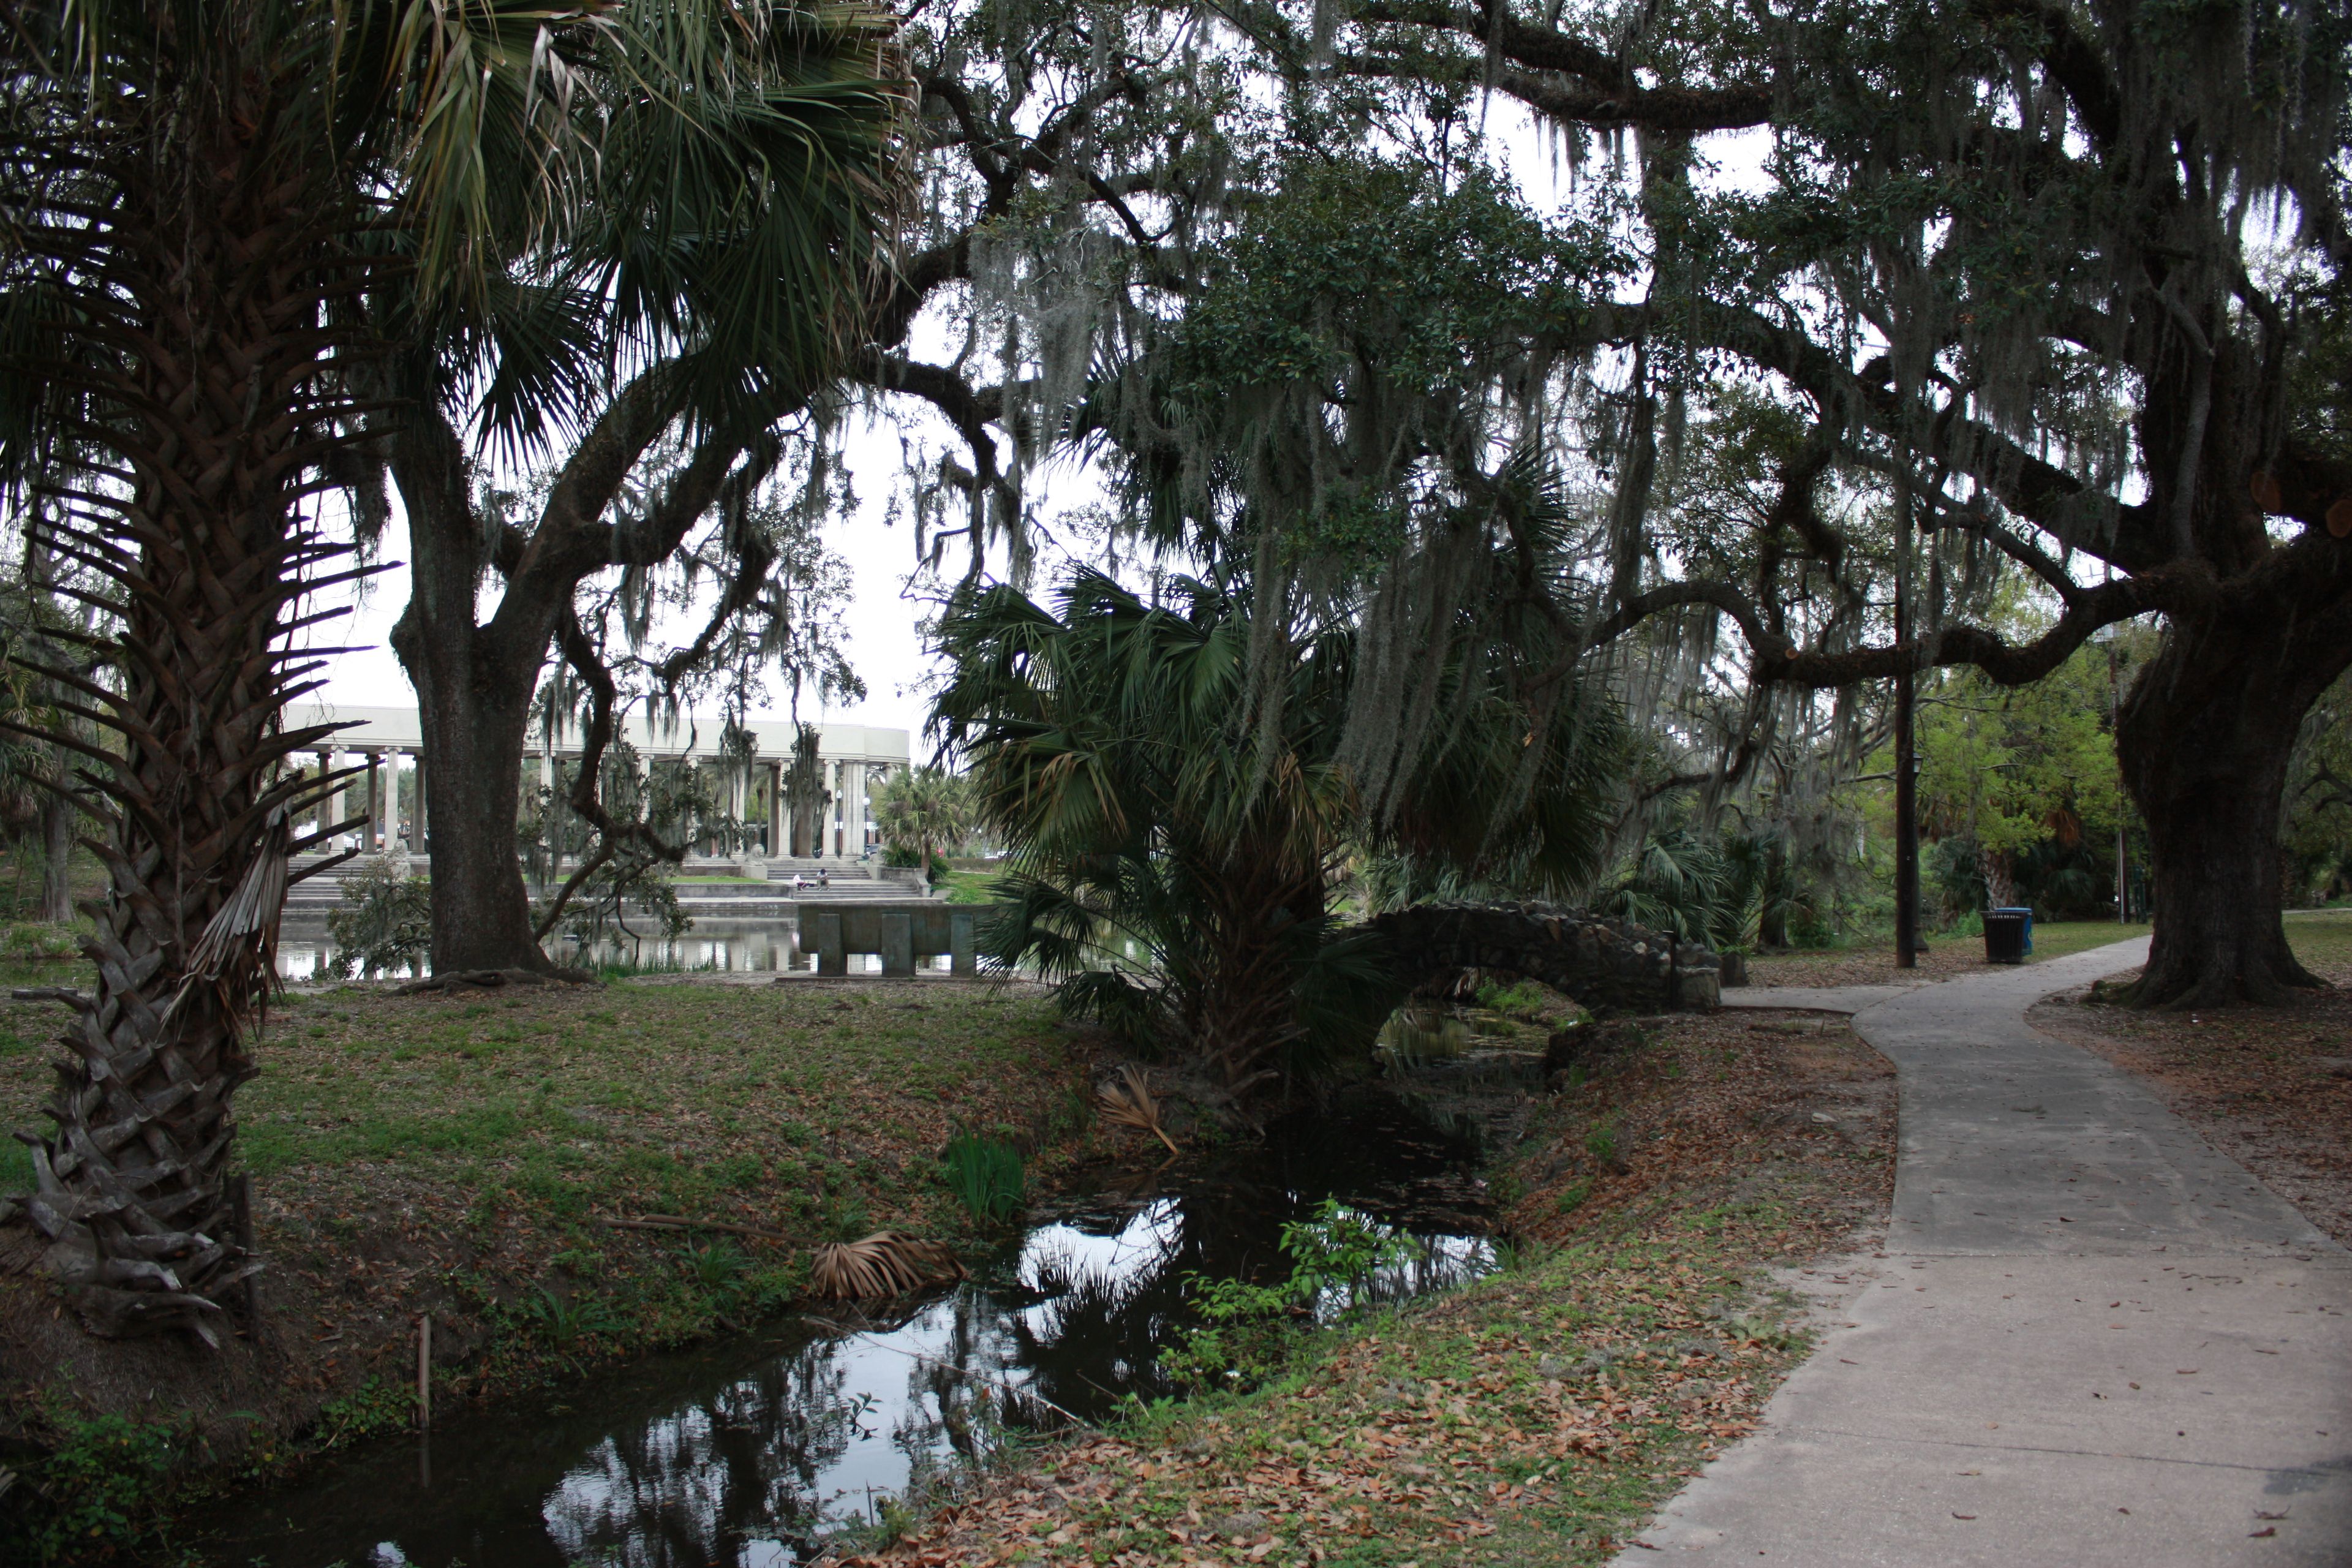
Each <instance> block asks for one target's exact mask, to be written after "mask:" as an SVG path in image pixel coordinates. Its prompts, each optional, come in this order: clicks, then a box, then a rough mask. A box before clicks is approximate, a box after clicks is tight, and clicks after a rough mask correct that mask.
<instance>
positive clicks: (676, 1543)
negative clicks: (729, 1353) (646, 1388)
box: [544, 1340, 859, 1568]
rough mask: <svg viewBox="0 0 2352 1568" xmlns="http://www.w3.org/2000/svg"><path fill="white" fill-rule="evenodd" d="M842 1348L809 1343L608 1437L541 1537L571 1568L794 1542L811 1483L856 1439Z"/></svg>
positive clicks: (581, 1467)
mask: <svg viewBox="0 0 2352 1568" xmlns="http://www.w3.org/2000/svg"><path fill="white" fill-rule="evenodd" d="M840 1349H841V1347H840V1346H839V1345H838V1344H836V1343H835V1342H830V1341H823V1340H820V1341H817V1342H814V1343H812V1344H809V1345H807V1346H805V1347H803V1349H801V1350H800V1351H798V1352H795V1353H793V1354H792V1355H788V1356H782V1357H779V1358H777V1359H776V1360H774V1361H772V1362H770V1363H767V1364H766V1365H764V1366H762V1367H761V1368H760V1369H759V1370H758V1371H757V1372H754V1373H751V1375H749V1376H746V1377H742V1378H740V1379H737V1380H735V1381H734V1382H731V1383H730V1384H727V1385H726V1386H725V1387H723V1388H720V1389H719V1390H718V1391H717V1392H716V1393H714V1394H711V1395H710V1396H709V1397H708V1398H707V1399H704V1400H702V1401H700V1402H698V1403H697V1404H694V1405H688V1406H687V1407H686V1408H684V1409H682V1410H679V1411H677V1412H675V1413H674V1414H672V1415H667V1416H664V1417H662V1418H661V1419H660V1420H657V1421H651V1422H647V1423H646V1424H645V1425H644V1426H639V1427H637V1428H636V1429H635V1431H633V1432H629V1433H625V1434H622V1435H619V1436H613V1437H608V1438H607V1439H605V1441H604V1443H602V1444H600V1445H599V1446H598V1447H596V1448H594V1449H593V1450H592V1451H591V1452H590V1453H588V1454H587V1455H585V1456H584V1457H583V1459H582V1461H581V1463H580V1464H578V1465H576V1466H574V1467H573V1468H572V1470H571V1472H570V1473H569V1474H567V1475H566V1476H565V1477H564V1478H563V1480H562V1484H561V1485H560V1486H558V1487H557V1488H556V1489H555V1491H554V1492H553V1493H552V1494H551V1496H550V1497H549V1498H548V1500H547V1504H546V1508H545V1510H544V1518H545V1520H546V1522H547V1529H548V1533H549V1535H550V1536H551V1537H552V1538H553V1539H554V1541H555V1542H556V1543H557V1544H558V1545H559V1546H560V1547H562V1550H563V1552H564V1554H565V1556H566V1557H568V1558H569V1559H571V1560H572V1561H573V1562H593V1563H611V1564H614V1565H616V1568H687V1565H688V1564H691V1565H692V1568H705V1565H706V1564H715V1563H736V1562H739V1561H740V1554H741V1552H742V1544H743V1542H744V1539H745V1538H746V1537H751V1538H753V1539H758V1538H762V1537H765V1538H771V1539H772V1538H777V1537H784V1538H800V1537H803V1536H805V1535H807V1534H809V1533H811V1532H812V1531H814V1528H815V1524H816V1521H817V1519H818V1516H819V1513H820V1511H821V1507H822V1502H821V1493H820V1491H819V1487H818V1483H819V1481H820V1479H822V1478H823V1476H824V1473H825V1471H827V1470H828V1469H830V1468H832V1467H833V1466H835V1465H836V1464H838V1463H839V1462H840V1460H841V1458H842V1456H843V1455H844V1454H845V1453H847V1452H848V1449H849V1445H850V1443H851V1442H852V1441H853V1440H854V1439H855V1438H856V1436H858V1425H857V1415H858V1414H859V1412H858V1411H857V1409H856V1406H855V1405H852V1404H851V1403H850V1402H849V1401H847V1400H845V1398H844V1397H843V1394H842V1387H843V1372H842V1368H841V1367H840V1366H839V1364H838V1363H837V1356H838V1352H839V1351H840Z"/></svg>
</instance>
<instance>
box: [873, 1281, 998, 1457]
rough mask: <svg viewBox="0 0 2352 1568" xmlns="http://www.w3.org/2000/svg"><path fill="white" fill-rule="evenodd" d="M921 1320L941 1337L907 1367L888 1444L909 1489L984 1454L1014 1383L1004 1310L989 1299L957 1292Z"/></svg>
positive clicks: (970, 1291)
mask: <svg viewBox="0 0 2352 1568" xmlns="http://www.w3.org/2000/svg"><path fill="white" fill-rule="evenodd" d="M924 1321H925V1326H926V1327H928V1328H929V1329H931V1330H933V1331H935V1332H936V1334H937V1336H938V1337H937V1338H936V1339H935V1340H933V1341H932V1342H929V1343H928V1344H926V1345H924V1347H923V1348H922V1350H921V1352H919V1354H917V1355H916V1356H915V1358H914V1359H913V1360H912V1361H911V1362H910V1363H908V1371H907V1402H906V1404H905V1405H903V1406H902V1407H901V1408H900V1410H899V1412H898V1416H897V1417H896V1419H894V1420H893V1421H892V1422H891V1426H890V1441H891V1444H892V1445H893V1446H894V1447H897V1448H898V1450H899V1452H901V1453H902V1454H904V1455H905V1456H906V1458H907V1466H908V1489H909V1490H919V1489H922V1488H923V1487H924V1486H925V1485H927V1484H928V1483H929V1481H930V1480H931V1479H933V1478H934V1477H935V1476H936V1475H937V1474H938V1473H939V1471H940V1469H941V1468H943V1467H944V1466H947V1465H951V1464H953V1463H955V1462H957V1461H962V1462H965V1463H971V1462H975V1461H977V1460H979V1459H981V1458H983V1457H984V1456H985V1455H986V1453H987V1450H988V1447H989V1446H990V1435H991V1434H992V1432H994V1431H995V1430H996V1429H997V1428H998V1427H999V1426H1002V1425H1003V1421H1004V1415H1003V1410H1004V1405H1005V1403H1006V1400H1007V1397H1008V1396H1007V1394H1006V1393H1005V1389H1006V1386H1007V1385H1008V1384H1012V1383H1013V1375H1012V1374H1013V1346H1012V1343H1011V1341H1010V1340H1009V1338H1008V1336H1007V1335H1006V1332H1005V1321H1004V1310H1003V1306H1002V1305H1000V1304H999V1303H998V1302H996V1301H995V1300H992V1298H991V1297H989V1296H988V1295H987V1294H986V1293H984V1292H982V1291H980V1290H975V1289H971V1288H970V1287H966V1288H964V1289H959V1290H958V1291H956V1292H955V1293H954V1294H953V1295H951V1296H950V1297H949V1298H948V1299H947V1300H944V1301H942V1302H940V1304H939V1305H938V1306H937V1307H935V1308H933V1309H932V1310H931V1311H930V1312H929V1314H927V1315H926V1317H925V1320H924Z"/></svg>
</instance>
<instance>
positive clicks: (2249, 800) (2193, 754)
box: [2116, 552, 2352, 1007]
mask: <svg viewBox="0 0 2352 1568" xmlns="http://www.w3.org/2000/svg"><path fill="white" fill-rule="evenodd" d="M2346 553H2352V552H2346ZM2347 664H2352V605H2347V600H2345V599H2344V598H2342V597H2339V598H2338V600H2337V602H2336V604H2335V605H2329V606H2323V607H2321V608H2319V609H2318V611H2317V613H2305V614H2302V615H2295V614H2275V615H2267V616H2254V615H2245V614H2238V615H2227V614H2225V615H2220V616H2212V617H2209V618H2202V619H2199V620H2194V621H2191V620H2186V619H2179V618H2176V619H2175V620H2174V622H2173V623H2172V624H2171V626H2169V627H2168V630H2167V633H2166V636H2165V642H2164V646H2163V648H2162V650H2161V651H2160V652H2159V654H2158V657H2157V658H2156V659H2155V660H2154V661H2153V662H2152V663H2151V664H2150V665H2149V666H2148V667H2147V669H2146V670H2144V671H2143V672H2142V674H2141V676H2140V679H2138V681H2137V683H2135V685H2134V686H2133V688H2132V690H2131V693H2130V695H2129V696H2128V697H2126V699H2125V701H2124V704H2123V709H2122V711H2121V713H2120V714H2119V715H2118V724H2117V731H2116V746H2117V750H2118V752H2120V754H2121V756H2122V760H2123V773H2124V784H2125V786H2126V788H2127V789H2128V790H2129V791H2130V793H2131V797H2132V802H2133V804H2134V805H2137V807H2138V808H2139V811H2140V814H2141V816H2142V817H2143V818H2144V819H2145V820H2146V822H2147V831H2148V843H2149V848H2150V851H2151V855H2150V862H2151V863H2150V866H2149V876H2148V890H2149V898H2150V900H2151V905H2152V909H2151V913H2152V915H2153V918H2154V921H2155V939H2154V941H2153V942H2152V943H2151V944H2150V947H2149V952H2148V963H2147V970H2146V972H2145V973H2143V974H2142V976H2141V978H2140V980H2139V982H2138V984H2137V986H2136V987H2135V988H2134V989H2133V992H2132V994H2131V996H2130V1000H2132V1001H2133V1002H2135V1003H2136V1004H2137V1005H2142V1006H2171V1007H2210V1006H2214V1005H2220V1004H2222V1003H2226V1002H2236V1001H2253V1002H2264V1003H2275V1002H2279V1001H2283V1000H2285V999H2287V998H2288V997H2289V996H2290V995H2291V994H2293V988H2294V987H2297V986H2313V985H2317V984H2321V982H2320V981H2318V980H2317V979H2316V978H2315V977H2314V976H2313V975H2312V974H2311V973H2310V972H2309V971H2307V970H2305V968H2304V966H2303V965H2302V964H2301V963H2297V962H2296V960H2295V957H2294V952H2293V951H2292V950H2291V949H2290V948H2289V947H2288V945H2287V941H2286V930H2285V926H2284V922H2283V921H2282V920H2281V918H2280V910H2281V902H2282V893H2283V888H2282V885H2281V879H2280V873H2279V867H2280V858H2279V836H2278V835H2279V817H2280V813H2281V810H2282V807H2283V797H2284V790H2285V785H2286V776H2287V769H2288V764H2289V761H2290V759H2291V757H2292V755H2293V752H2294V741H2295V735H2296V732H2297V731H2298V730H2299V728H2300V727H2301V725H2302V722H2303V717H2304V715H2305V713H2306V712H2307V711H2309V710H2310V708H2311V705H2312V704H2313V703H2314V702H2315V701H2316V700H2318V698H2319V694H2320V693H2321V692H2322V691H2324V690H2326V688H2327V687H2328V686H2329V685H2330V684H2331V683H2332V682H2333V681H2334V680H2335V679H2336V676H2338V675H2340V674H2341V673H2342V672H2343V671H2344V669H2345V668H2346V667H2347Z"/></svg>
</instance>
